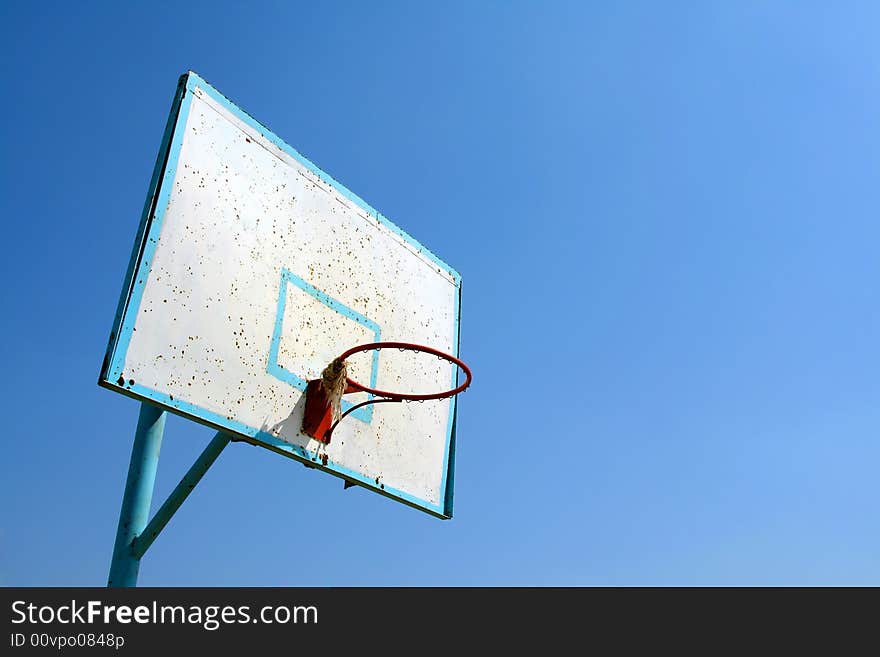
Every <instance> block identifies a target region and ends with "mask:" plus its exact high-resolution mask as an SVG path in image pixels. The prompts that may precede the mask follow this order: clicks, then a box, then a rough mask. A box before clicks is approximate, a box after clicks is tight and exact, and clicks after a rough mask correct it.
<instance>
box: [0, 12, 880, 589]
mask: <svg viewBox="0 0 880 657" xmlns="http://www.w3.org/2000/svg"><path fill="white" fill-rule="evenodd" d="M0 11H2V17H0V37H2V38H0V44H2V45H0V52H2V55H3V61H4V89H5V93H4V102H3V104H2V110H0V111H2V121H0V130H2V141H3V149H2V164H0V166H2V172H0V173H2V176H0V181H2V186H3V193H2V195H0V199H2V200H0V202H2V214H3V224H4V229H5V235H4V244H5V249H4V254H3V258H2V259H0V271H2V278H3V281H4V284H3V286H2V288H0V294H2V297H0V300H2V308H3V309H4V314H5V316H4V320H3V322H2V324H0V326H2V328H0V331H2V340H0V344H2V354H3V356H2V360H3V371H4V374H5V376H4V377H3V382H2V383H0V398H2V400H3V412H4V413H3V414H4V420H5V421H4V424H5V430H4V437H3V456H2V460H0V493H2V500H3V503H2V508H0V584H5V585H103V584H104V583H105V582H106V578H107V571H108V566H109V562H110V555H111V551H112V545H113V538H114V533H115V529H116V522H117V518H118V512H119V504H120V499H121V495H122V490H123V485H124V481H125V473H126V468H127V466H128V457H129V452H130V448H131V441H132V436H133V432H134V428H135V422H136V418H137V412H138V404H137V402H135V401H132V400H129V399H126V398H124V397H122V396H119V395H115V394H113V393H111V392H108V391H105V390H102V389H99V388H98V387H97V385H96V380H97V376H98V370H99V367H100V364H101V360H102V357H103V353H104V348H105V345H106V340H107V336H108V334H109V330H110V325H111V321H112V319H113V313H114V310H115V304H116V299H117V296H118V293H119V290H120V287H121V283H122V278H123V274H124V272H125V267H126V264H127V260H128V254H129V249H130V246H131V243H132V240H133V238H134V233H135V229H136V225H137V221H138V218H139V214H140V210H141V206H142V203H143V199H144V196H145V194H146V190H147V184H148V181H149V177H150V173H151V170H152V166H153V160H154V157H155V154H156V151H157V149H158V146H159V141H160V138H161V135H162V131H163V128H164V125H165V120H166V116H167V112H168V108H169V106H170V103H171V98H172V95H173V92H174V88H175V84H176V82H177V77H178V75H179V74H181V73H183V72H184V71H186V70H187V69H192V70H195V71H197V72H198V73H199V74H201V75H202V76H203V77H205V78H206V79H207V80H208V81H210V82H211V83H212V84H214V85H215V86H217V88H218V89H220V90H221V91H222V92H224V93H225V94H227V95H228V96H229V97H230V98H231V99H232V100H233V101H235V102H236V103H238V104H239V105H241V106H242V107H243V108H244V109H246V110H247V111H249V112H250V113H251V114H253V115H254V116H255V117H257V118H258V119H259V120H261V121H262V122H264V123H265V124H267V125H268V126H270V127H271V128H272V129H273V130H274V131H275V132H276V133H277V134H279V135H281V136H282V137H283V138H285V139H286V140H287V141H288V142H289V143H290V144H292V145H293V146H294V147H296V148H298V149H299V150H300V151H301V152H303V153H305V154H306V155H307V156H308V157H310V158H311V159H312V160H313V161H315V162H316V163H317V164H318V165H319V166H321V167H322V168H324V169H325V170H327V171H328V172H329V173H331V174H332V175H334V176H335V177H336V178H337V179H339V180H341V181H342V182H343V183H344V184H345V185H347V186H348V187H349V188H350V189H352V190H353V191H355V192H356V193H357V194H359V195H360V196H362V197H363V198H364V199H366V200H367V201H368V202H369V203H371V204H372V205H373V206H375V207H377V208H378V209H380V210H381V211H382V212H384V213H385V214H387V215H388V216H389V217H390V218H391V219H392V220H394V221H395V222H397V223H398V224H399V225H401V226H402V227H403V228H405V229H406V230H407V231H408V232H410V233H411V234H412V235H413V236H415V237H416V238H417V239H419V240H420V241H422V242H423V243H425V244H426V245H428V246H429V247H430V248H431V249H432V250H433V251H435V252H436V253H438V254H439V255H440V256H441V257H443V258H444V259H445V260H447V261H448V262H449V263H450V264H452V265H453V266H455V267H456V268H457V269H458V270H459V271H460V272H461V273H462V275H463V279H464V295H465V296H464V303H463V323H462V354H463V356H464V357H465V358H466V359H467V360H468V361H469V362H470V363H471V364H472V366H473V368H474V371H475V375H476V378H475V384H474V386H473V388H472V390H471V391H469V392H468V393H466V394H465V395H464V396H463V397H462V399H461V400H460V413H459V425H458V427H459V429H458V461H457V470H456V517H455V518H454V519H453V520H452V521H450V522H443V521H440V520H436V519H434V518H431V517H429V516H427V515H423V514H421V513H419V512H417V511H414V510H412V509H409V508H407V507H404V506H401V505H399V504H396V503H394V502H392V501H390V500H387V499H385V498H382V497H379V496H377V495H374V494H371V493H369V492H367V491H364V490H360V489H353V490H350V491H345V492H343V490H342V485H341V483H340V482H339V480H338V479H336V478H333V477H329V476H326V475H322V474H320V473H318V472H313V471H310V470H307V469H305V468H303V467H302V466H300V465H299V464H297V463H295V462H293V461H289V460H287V459H285V458H283V457H280V456H277V455H274V454H272V453H270V452H267V451H265V450H261V449H257V448H253V447H248V446H244V445H232V446H230V448H228V450H227V451H226V452H224V453H223V454H222V455H221V457H220V459H219V461H218V462H217V463H216V465H215V466H214V468H213V469H212V470H211V471H210V472H209V473H208V475H207V477H206V478H205V479H204V480H203V481H202V483H201V484H200V485H199V487H198V488H197V490H196V491H195V493H194V494H193V495H192V497H191V498H190V499H189V500H187V502H186V504H185V505H184V507H183V508H182V509H181V510H180V512H179V513H178V515H177V516H175V518H174V519H173V520H172V522H171V524H170V525H169V526H168V528H167V529H166V531H165V532H164V533H163V534H162V535H161V536H160V538H159V539H158V540H157V541H156V543H155V544H154V546H153V547H152V548H151V550H150V552H149V553H148V555H147V556H146V557H145V560H144V563H143V565H142V568H141V578H140V582H141V584H143V585H422V584H424V585H445V584H456V585H484V584H485V585H508V584H525V585H550V584H557V585H568V584H576V585H596V584H599V585H605V584H613V585H618V584H622V585H636V584H649V585H663V584H695V585H703V584H874V585H880V556H878V555H880V514H878V512H877V509H878V506H880V504H878V502H880V484H878V474H877V473H878V467H880V377H878V372H880V341H878V330H880V298H878V297H880V295H878V289H880V287H878V286H880V258H878V243H880V223H878V209H880V203H878V201H880V198H878V196H880V185H878V176H880V130H878V117H880V75H878V74H880V46H878V41H877V29H876V28H877V25H878V24H880V13H878V9H877V5H876V3H871V2H866V3H863V4H860V3H848V2H843V3H833V4H830V3H823V2H772V3H767V2H758V1H756V2H748V1H741V2H715V3H710V2H696V1H694V2H666V3H657V2H643V3H640V2H626V3H608V2H604V3H599V2H594V3H587V2H571V3H563V2H547V3H545V2H533V3H523V2H514V3H506V2H463V3H427V2H424V3H409V2H399V3H398V2H376V3H360V2H357V3H355V2H352V3H330V2H328V3H315V2H309V3H301V4H294V3H286V2H278V3H234V4H230V5H229V6H222V5H221V4H219V3H216V4H215V3H171V2H161V3H154V2H151V3H142V4H141V5H140V6H139V7H136V8H131V9H129V8H124V7H123V6H122V5H119V4H118V3H107V4H101V3H48V4H47V3H36V2H34V3H30V2H17V3H10V2H5V3H4V4H3V8H2V10H0ZM211 435H212V431H211V430H210V429H207V428H204V427H201V426H199V425H195V424H192V423H188V422H186V421H184V420H182V419H179V418H173V417H172V418H171V419H169V422H168V426H167V429H166V435H165V442H164V446H163V453H162V461H161V464H160V469H159V475H158V479H157V491H156V496H155V498H154V508H155V506H156V505H158V504H159V503H161V501H162V500H163V499H164V496H165V494H166V493H167V492H168V491H169V490H170V489H171V488H172V487H173V486H174V484H176V483H177V480H178V479H179V477H180V475H181V474H182V473H183V472H184V471H185V469H186V468H187V467H188V466H189V465H190V463H191V461H192V460H193V459H194V458H195V456H196V455H197V454H198V453H199V452H200V451H201V449H202V447H203V446H204V445H205V444H206V443H207V441H208V440H209V439H210V437H211Z"/></svg>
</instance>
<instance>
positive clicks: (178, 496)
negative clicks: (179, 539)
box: [131, 431, 230, 559]
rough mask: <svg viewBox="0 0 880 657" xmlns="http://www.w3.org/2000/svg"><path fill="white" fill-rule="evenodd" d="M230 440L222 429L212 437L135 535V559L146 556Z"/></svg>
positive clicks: (133, 548)
mask: <svg viewBox="0 0 880 657" xmlns="http://www.w3.org/2000/svg"><path fill="white" fill-rule="evenodd" d="M229 440H230V436H229V435H228V434H225V433H223V432H222V431H218V432H217V435H215V436H214V438H212V439H211V442H210V443H208V446H207V447H205V449H204V451H202V453H201V454H200V455H199V458H197V459H196V462H195V463H193V464H192V466H191V467H190V469H189V470H188V471H187V473H186V474H185V475H183V479H181V480H180V483H179V484H177V486H176V487H175V489H174V490H173V491H171V494H170V495H169V496H168V499H167V500H165V503H164V504H162V506H161V507H159V510H158V511H156V515H154V516H153V519H152V520H150V524H148V525H147V527H146V529H144V530H143V532H141V533H140V535H139V536H137V537H135V539H134V544H132V546H131V552H132V554H133V555H134V558H135V559H140V558H141V557H143V556H144V553H145V552H146V551H147V550H148V549H149V547H150V546H151V545H152V544H153V541H155V540H156V537H157V536H158V535H159V532H161V531H162V529H163V528H164V527H165V525H167V524H168V521H169V520H171V516H173V515H174V512H175V511H177V509H179V508H180V505H181V504H183V501H184V500H185V499H186V498H187V497H189V494H190V493H191V492H192V491H193V488H195V487H196V484H197V483H199V481H200V480H201V479H202V477H203V476H204V475H205V473H206V472H207V471H208V468H210V467H211V465H212V464H213V463H214V461H216V460H217V457H218V456H220V452H222V451H223V448H224V447H226V445H228V444H229Z"/></svg>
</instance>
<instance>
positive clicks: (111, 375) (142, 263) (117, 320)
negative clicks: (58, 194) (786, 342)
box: [98, 71, 461, 519]
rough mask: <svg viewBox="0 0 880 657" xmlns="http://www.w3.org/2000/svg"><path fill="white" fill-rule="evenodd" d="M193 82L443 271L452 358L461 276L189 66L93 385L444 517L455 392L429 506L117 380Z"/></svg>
mask: <svg viewBox="0 0 880 657" xmlns="http://www.w3.org/2000/svg"><path fill="white" fill-rule="evenodd" d="M197 88H198V89H201V90H202V91H203V92H204V93H206V94H208V95H209V96H210V97H211V98H212V99H213V100H214V101H216V102H217V103H219V104H220V105H221V106H223V107H224V108H225V109H226V110H228V111H229V112H230V113H231V114H233V115H234V116H236V117H237V118H238V119H240V120H241V121H242V122H244V123H246V124H247V125H249V126H250V127H251V128H253V129H255V130H257V131H258V132H259V133H261V134H262V135H263V137H265V138H266V139H267V140H268V141H269V142H271V143H272V144H274V145H275V146H276V147H278V148H279V149H280V150H282V151H283V152H285V153H286V154H288V155H289V156H290V157H292V158H294V160H296V161H297V162H299V163H300V164H302V165H303V166H305V167H306V168H307V169H309V170H310V171H311V172H312V173H313V174H314V175H316V176H318V177H319V178H320V179H321V180H322V181H324V182H325V183H326V184H328V185H331V186H332V187H334V188H335V190H336V191H338V192H339V193H340V194H342V195H344V196H345V197H346V198H348V199H349V200H351V201H352V202H354V203H355V204H357V205H358V206H359V207H360V208H361V209H362V210H363V211H365V212H366V213H367V215H368V216H369V217H370V218H372V219H374V220H375V221H377V222H378V223H380V224H382V225H383V226H385V227H386V228H388V229H390V230H391V231H392V232H394V233H395V234H397V235H398V236H400V237H401V238H402V239H403V240H405V241H406V242H407V243H409V244H410V245H411V246H412V247H413V248H415V249H416V251H417V252H418V253H420V254H422V255H424V256H425V257H426V258H427V259H429V260H430V261H431V262H432V263H433V264H434V265H436V266H437V267H438V268H439V270H441V271H445V272H447V273H448V274H449V275H450V276H451V277H452V279H453V281H454V283H455V286H456V288H457V293H456V295H455V309H454V312H453V317H454V322H455V326H454V331H453V335H455V336H456V340H455V344H454V348H453V355H455V356H456V357H457V356H458V355H459V334H460V326H461V325H460V318H459V313H460V297H461V275H460V274H459V273H458V272H457V271H456V270H455V269H453V268H452V267H450V266H449V265H447V264H446V263H445V262H443V261H442V260H441V259H440V258H438V257H437V256H436V255H434V254H433V253H432V252H431V251H430V250H428V249H427V248H425V247H424V246H423V245H422V244H420V243H419V242H418V241H417V240H415V239H414V238H412V237H411V236H410V235H409V234H408V233H406V232H405V231H404V230H403V229H401V228H400V227H398V226H396V225H395V224H393V223H392V222H391V221H390V220H389V219H387V218H386V217H385V216H384V215H382V214H381V213H380V212H378V211H377V210H375V209H374V208H372V207H371V206H370V205H369V204H367V203H366V202H365V201H364V200H363V199H361V198H360V197H359V196H357V195H355V194H354V193H352V192H351V191H349V190H348V189H347V188H346V187H345V186H344V185H342V184H341V183H339V182H338V181H336V180H335V179H334V178H333V177H331V176H330V175H328V174H327V173H325V172H324V171H322V170H321V169H319V168H318V167H317V166H316V165H315V164H314V163H312V162H311V161H310V160H308V159H307V158H306V157H305V156H303V155H302V154H301V153H299V152H298V151H297V150H295V149H294V148H293V147H291V146H290V145H288V144H287V143H286V142H284V141H283V140H282V139H281V138H279V137H278V136H277V135H275V134H274V133H273V132H272V131H271V130H269V129H268V128H267V127H265V126H264V125H262V124H261V123H259V122H258V121H257V120H256V119H254V118H253V117H251V116H250V115H249V114H247V113H245V112H244V111H242V110H241V109H240V108H239V107H237V106H236V105H235V104H234V103H232V101H230V100H229V99H228V98H226V96H224V95H223V94H221V93H220V92H218V91H217V90H216V89H214V87H212V86H211V85H210V84H208V83H207V82H206V81H205V80H204V79H202V78H201V77H200V76H199V75H197V74H196V73H194V72H192V71H190V72H188V73H185V74H184V75H182V76H181V78H180V81H179V83H178V87H177V91H176V93H175V96H174V101H173V103H172V107H171V112H170V114H169V117H168V122H167V123H166V126H165V132H164V134H163V137H162V143H161V147H160V149H159V154H158V156H157V158H156V164H155V166H154V168H153V175H152V178H151V180H150V187H149V192H148V194H147V199H146V202H145V203H144V208H143V211H142V213H141V219H140V223H139V225H138V231H137V235H136V238H135V242H134V245H133V248H132V253H131V256H130V259H129V263H128V268H127V270H126V275H125V279H124V285H123V288H122V292H121V294H120V297H119V301H118V303H117V309H116V314H115V317H114V321H113V329H112V331H111V334H110V340H109V342H108V345H107V351H106V354H105V357H104V361H103V364H102V367H101V373H100V375H99V378H98V384H99V385H100V386H102V387H104V388H108V389H111V390H114V391H116V392H120V393H122V394H124V395H127V396H129V397H132V398H134V399H138V400H141V401H147V402H150V403H153V404H155V405H157V406H159V407H161V408H164V409H165V410H168V411H170V412H172V413H175V414H177V415H181V416H183V417H186V418H188V419H191V420H194V421H196V422H199V423H200V424H204V425H207V426H210V427H212V428H214V429H217V430H219V431H224V432H227V433H230V434H232V435H233V436H234V437H237V438H238V439H240V440H243V441H245V442H248V443H250V444H253V445H257V446H260V447H264V448H267V449H269V450H271V451H274V452H277V453H280V454H283V455H284V456H288V457H290V458H293V459H295V460H298V461H300V462H302V463H304V464H305V465H307V466H309V467H312V468H316V469H319V470H323V471H325V472H328V473H329V474H332V475H335V476H337V477H341V478H343V479H345V480H347V481H350V482H353V483H357V484H359V485H361V486H363V487H365V488H368V489H370V490H373V491H375V492H377V493H379V494H381V495H384V496H386V497H390V498H392V499H395V500H397V501H400V502H402V503H404V504H407V505H409V506H412V507H414V508H416V509H419V510H422V511H425V512H427V513H429V514H431V515H433V516H436V517H438V518H442V519H449V518H451V517H452V500H453V494H452V490H451V489H452V486H453V482H454V458H455V433H456V432H455V425H456V418H457V403H456V398H455V397H451V398H450V400H449V401H450V404H449V421H448V424H447V426H448V432H447V437H446V447H445V453H444V465H443V474H442V480H441V485H440V491H439V502H438V503H437V504H433V503H431V502H430V501H428V500H423V499H421V498H418V497H416V496H414V495H411V494H409V493H406V492H404V491H401V490H397V489H395V488H392V487H390V486H385V485H384V484H383V483H382V482H381V480H378V479H370V478H369V477H368V476H367V475H364V474H361V473H359V472H355V471H353V470H350V469H348V468H346V467H344V466H342V465H341V464H338V463H334V462H333V461H331V460H329V459H328V460H327V461H326V462H324V460H323V459H322V456H326V455H321V456H319V454H318V453H317V452H312V451H309V450H307V449H305V448H302V447H299V446H298V445H292V444H290V443H287V442H285V441H283V440H281V439H279V438H278V437H276V436H274V435H272V434H270V433H268V432H266V431H265V430H263V429H261V428H255V427H251V426H248V425H245V424H243V423H241V422H238V421H236V420H234V419H233V418H232V417H231V416H222V415H220V414H217V413H214V412H212V411H209V410H207V409H204V408H201V407H199V406H196V405H194V404H190V403H188V402H184V401H182V400H179V399H172V398H171V397H170V396H169V395H167V394H165V393H163V392H161V391H157V390H153V389H151V388H148V387H147V386H144V385H141V384H140V383H138V382H136V381H134V380H131V379H125V378H124V372H123V370H122V367H123V364H124V363H125V356H126V352H127V350H128V345H129V342H130V340H131V336H132V333H133V331H134V322H135V319H136V317H137V313H138V309H139V306H140V301H141V297H142V296H143V290H144V287H145V285H146V280H147V278H148V276H149V273H150V265H151V263H152V260H153V256H154V254H155V250H156V246H157V244H158V241H159V235H160V233H161V227H162V222H163V219H164V216H165V211H166V208H167V207H168V201H169V197H170V193H171V189H172V186H173V182H174V177H175V174H176V170H177V160H178V157H179V154H180V149H181V146H182V142H183V133H184V127H185V126H186V121H187V118H188V115H189V108H190V104H191V102H192V96H193V94H194V92H195V90H196V89H197ZM457 382H458V368H453V375H452V382H451V383H452V387H456V386H457V385H458V383H457Z"/></svg>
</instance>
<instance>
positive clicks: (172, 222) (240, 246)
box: [99, 72, 461, 518]
mask: <svg viewBox="0 0 880 657" xmlns="http://www.w3.org/2000/svg"><path fill="white" fill-rule="evenodd" d="M460 294H461V277H460V276H459V274H458V273H457V272H456V271H455V270H454V269H452V268H451V267H450V266H449V265H447V264H445V263H444V262H443V261H441V260H440V259H439V258H437V257H436V256H435V255H433V254H432V253H431V252H430V251H428V250H427V249H426V248H425V247H424V246H422V245H421V244H419V243H418V242H417V241H415V240H414V239H413V238H411V237H410V236H409V235H408V234H407V233H405V232H404V231H403V230H401V229H400V228H398V227H397V226H396V225H394V224H393V223H391V221H389V220H388V219H387V218H386V217H384V216H383V215H382V214H381V213H379V212H377V211H376V210H374V209H373V208H372V207H370V206H369V205H368V204H367V203H365V202H364V201H363V200H361V199H360V198H359V197H358V196H356V195H355V194H353V193H352V192H350V191H349V190H348V189H346V188H345V187H344V186H342V185H341V184H340V183H338V182H337V181H335V180H334V179H333V178H331V177H330V176H329V175H327V174H326V173H324V172H323V171H322V170H321V169H319V168H318V167H317V166H315V165H314V164H313V163H311V162H310V161H309V160H308V159H306V158H305V157H303V155H301V154H300V153H298V152H297V151H296V150H294V149H293V148H292V147H290V146H288V145H287V144H286V143H285V142H284V141H282V140H281V139H280V138H278V137H277V136H276V135H275V134H274V133H272V132H271V131H270V130H269V129H268V128H266V127H265V126H263V125H261V124H260V123H258V122H257V121H256V120H254V119H253V118H252V117H250V116H249V115H248V114H246V113H245V112H243V111H242V110H240V109H239V108H238V107H236V106H235V105H234V104H233V103H232V102H230V101H229V100H228V99H227V98H226V97H225V96H223V95H222V94H220V93H219V92H218V91H217V90H216V89H214V88H213V87H212V86H211V85H209V84H208V83H207V82H205V81H204V80H203V79H201V78H200V77H199V76H198V75H196V74H195V73H192V72H190V73H188V74H186V75H184V76H182V77H181V79H180V83H179V85H178V89H177V93H176V95H175V98H174V103H173V106H172V110H171V115H170V117H169V120H168V125H167V127H166V131H165V135H164V138H163V142H162V146H161V149H160V153H159V157H158V160H157V163H156V168H155V171H154V174H153V178H152V182H151V185H150V191H149V194H148V197H147V202H146V205H145V207H144V211H143V215H142V218H141V223H140V227H139V230H138V234H137V238H136V241H135V245H134V249H133V252H132V256H131V261H130V264H129V268H128V272H127V275H126V279H125V283H124V288H123V291H122V295H121V297H120V301H119V307H118V310H117V313H116V318H115V321H114V325H113V331H112V334H111V338H110V343H109V345H108V349H107V354H106V357H105V359H104V364H103V367H102V370H101V375H100V379H99V383H100V385H102V386H104V387H107V388H110V389H113V390H116V391H119V392H122V393H124V394H126V395H129V396H131V397H135V398H138V399H141V400H144V401H148V402H150V403H152V404H156V405H158V406H160V407H162V408H165V409H167V410H169V411H172V412H174V413H177V414H179V415H183V416H186V417H188V418H191V419H194V420H196V421H199V422H201V423H203V424H206V425H209V426H212V427H215V428H217V429H219V430H221V431H225V432H227V433H230V434H232V435H233V436H236V437H238V438H240V439H243V440H246V441H247V442H250V443H252V444H254V445H259V446H262V447H266V448H268V449H270V450H273V451H275V452H278V453H281V454H284V455H286V456H289V457H291V458H293V459H296V460H299V461H301V462H304V463H306V464H307V465H309V466H310V467H314V468H317V469H320V470H323V471H326V472H329V473H331V474H334V475H337V476H339V477H342V478H344V479H345V480H347V481H348V482H352V483H357V484H359V485H361V486H364V487H366V488H370V489H372V490H375V491H377V492H379V493H382V494H383V495H386V496H388V497H391V498H394V499H397V500H399V501H401V502H404V503H406V504H408V505H411V506H413V507H416V508H419V509H421V510H424V511H426V512H428V513H431V514H433V515H435V516H438V517H441V518H449V517H451V516H452V490H453V463H454V456H455V417H456V399H455V397H451V398H448V399H442V400H437V401H431V402H426V403H423V404H422V403H399V404H377V405H369V406H364V407H362V408H358V409H357V410H355V411H354V412H353V413H352V414H351V415H350V417H349V419H348V420H346V422H345V423H341V424H340V425H339V427H338V428H337V429H336V431H335V433H334V434H333V435H334V437H333V441H332V443H331V444H327V445H325V444H322V443H320V442H318V441H316V440H314V439H312V438H310V437H309V436H308V435H306V434H303V433H302V432H301V425H302V418H303V409H304V406H305V396H304V391H305V389H306V385H307V382H308V381H309V380H311V379H315V378H316V377H318V376H320V374H321V371H322V369H323V368H324V367H325V366H326V365H327V364H328V363H329V362H330V361H331V360H333V358H335V357H336V356H338V355H339V354H340V353H342V352H343V351H345V350H346V349H348V348H350V347H353V346H355V345H359V344H363V343H370V342H377V341H380V340H382V341H388V340H391V341H404V342H415V343H419V344H425V345H431V346H432V347H435V348H437V349H439V350H442V351H444V352H447V353H450V354H453V355H457V354H458V338H459V301H460ZM350 367H351V368H352V370H353V372H352V373H353V375H355V378H357V379H358V381H362V382H364V383H366V382H369V385H370V387H371V388H379V389H395V390H406V391H415V392H419V391H431V390H444V389H449V388H450V387H455V385H456V382H457V376H458V371H457V368H456V367H455V366H454V365H452V364H451V363H450V362H449V361H446V360H442V359H437V358H434V357H432V356H427V357H426V356H425V355H423V354H422V355H419V354H413V353H411V352H408V353H403V352H396V351H394V352H392V353H389V352H388V351H387V350H386V351H381V352H380V351H372V352H368V353H363V354H361V355H360V356H358V357H354V358H352V360H351V361H350ZM450 384H451V386H450ZM365 399H367V395H366V393H359V396H358V395H354V396H351V397H349V396H346V398H345V399H344V400H343V410H345V408H351V406H352V404H355V403H357V402H358V401H359V400H360V401H362V400H365Z"/></svg>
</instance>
